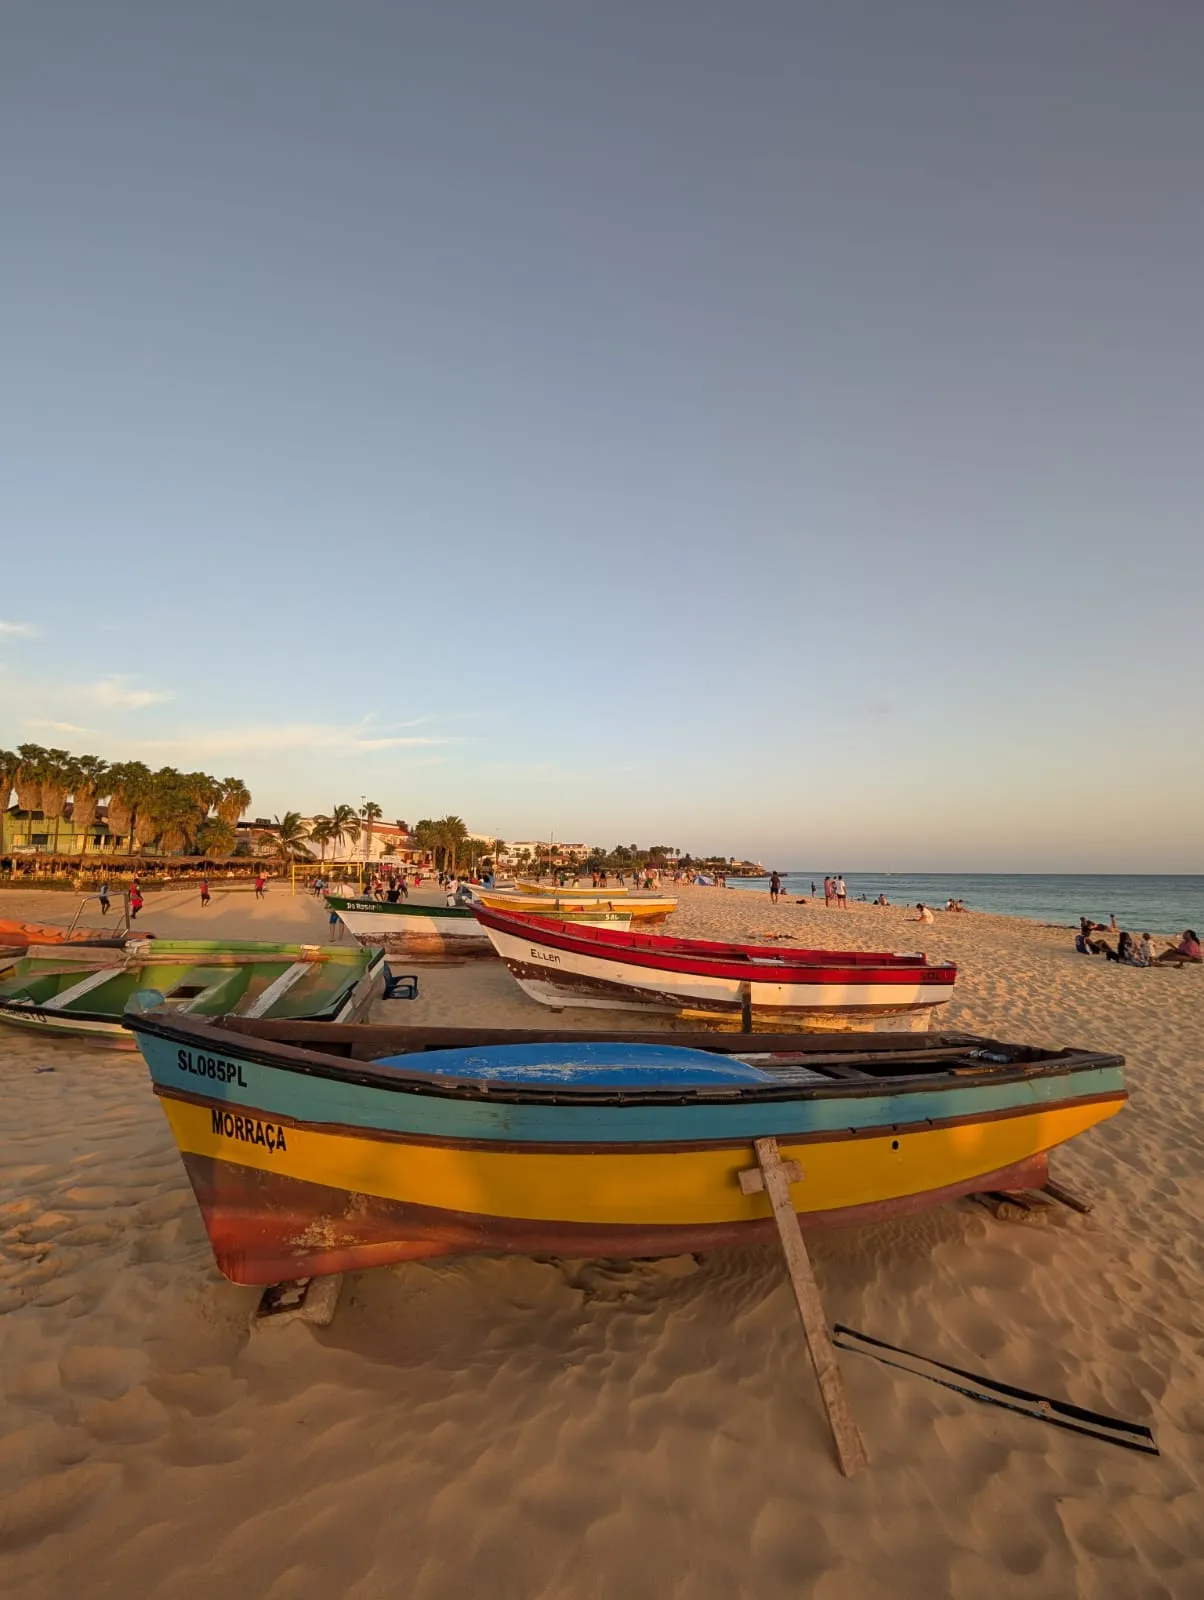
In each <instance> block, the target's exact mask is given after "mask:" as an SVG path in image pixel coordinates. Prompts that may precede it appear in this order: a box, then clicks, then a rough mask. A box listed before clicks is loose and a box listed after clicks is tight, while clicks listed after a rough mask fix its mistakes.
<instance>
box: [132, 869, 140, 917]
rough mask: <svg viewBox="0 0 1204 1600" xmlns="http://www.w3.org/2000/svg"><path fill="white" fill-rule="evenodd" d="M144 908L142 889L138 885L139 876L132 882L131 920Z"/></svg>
mask: <svg viewBox="0 0 1204 1600" xmlns="http://www.w3.org/2000/svg"><path fill="white" fill-rule="evenodd" d="M141 910H142V890H141V889H140V888H139V887H138V880H137V878H135V879H134V881H133V883H131V884H130V921H131V922H133V920H134V918H135V917H136V916H137V915H138V913H139V912H140V911H141Z"/></svg>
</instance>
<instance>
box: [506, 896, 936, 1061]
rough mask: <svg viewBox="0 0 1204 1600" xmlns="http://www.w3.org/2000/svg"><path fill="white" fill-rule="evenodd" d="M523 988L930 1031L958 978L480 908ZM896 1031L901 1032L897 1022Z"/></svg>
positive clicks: (683, 1008) (842, 953) (556, 1000)
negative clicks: (931, 1021) (886, 1023)
mask: <svg viewBox="0 0 1204 1600" xmlns="http://www.w3.org/2000/svg"><path fill="white" fill-rule="evenodd" d="M476 915H477V918H478V919H479V921H480V922H481V925H482V926H483V927H484V928H485V929H486V930H487V931H488V933H489V937H490V938H491V939H492V940H493V945H494V948H495V949H496V950H497V953H498V955H500V956H501V958H502V960H503V961H504V962H505V963H506V965H507V967H508V968H509V969H510V972H511V973H512V975H513V976H514V978H515V979H516V981H517V982H518V984H519V986H520V987H521V988H522V989H523V990H524V991H525V992H526V993H527V994H529V995H530V996H531V998H532V999H533V1000H539V1001H540V1002H541V1003H542V1004H544V1005H549V1006H558V1007H563V1006H585V1007H589V1008H601V1009H603V1010H620V1011H661V1012H669V1013H671V1014H673V1015H676V1016H692V1015H718V1016H730V1017H733V1018H743V1019H744V1021H745V1024H746V1025H748V1026H751V1025H752V1022H753V1019H754V1018H759V1019H762V1020H763V1021H764V1022H767V1023H768V1022H774V1023H777V1024H780V1025H786V1026H794V1027H803V1028H833V1027H835V1028H852V1027H857V1028H873V1027H874V1026H875V1025H876V1024H877V1023H878V1022H879V1021H881V1020H882V1019H885V1018H891V1019H898V1018H900V1017H905V1018H907V1021H906V1022H904V1023H902V1024H901V1026H902V1027H903V1028H905V1029H906V1028H915V1029H921V1030H922V1029H926V1028H927V1027H928V1023H929V1019H930V1018H931V1015H932V1011H933V1008H934V1007H936V1006H939V1005H943V1004H945V1002H946V1001H948V1000H949V999H951V998H952V995H953V985H954V981H955V979H956V977H957V968H956V967H955V966H954V965H953V964H952V963H950V962H938V963H930V962H929V961H928V959H927V957H926V956H924V955H922V954H920V953H918V952H917V953H907V954H900V953H897V952H885V951H877V952H875V951H862V950H802V949H783V948H781V947H780V946H779V947H776V948H772V949H769V948H766V947H765V946H763V945H740V944H717V943H713V942H710V941H707V940H703V939H664V938H658V937H657V936H656V935H653V934H646V933H631V932H627V933H621V932H612V931H610V930H609V929H606V928H590V927H570V926H569V925H568V924H566V923H563V922H554V921H552V920H550V919H548V918H541V917H531V916H526V915H514V914H506V913H503V912H499V911H494V910H491V909H490V908H489V907H488V906H479V907H477V908H476ZM891 1026H892V1027H895V1028H898V1027H900V1023H899V1022H898V1021H897V1020H892V1023H891Z"/></svg>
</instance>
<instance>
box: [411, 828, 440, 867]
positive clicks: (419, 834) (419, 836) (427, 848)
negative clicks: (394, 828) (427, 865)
mask: <svg viewBox="0 0 1204 1600" xmlns="http://www.w3.org/2000/svg"><path fill="white" fill-rule="evenodd" d="M410 838H411V839H413V841H414V843H415V845H416V846H417V847H418V849H419V850H421V851H422V853H423V854H424V855H428V856H430V857H431V859H432V860H434V858H435V853H436V851H437V849H438V845H439V840H438V830H437V829H436V827H435V824H434V823H433V822H432V821H431V819H430V818H429V817H423V818H422V819H421V820H420V821H418V822H416V823H415V824H414V826H413V827H412V828H411V829H410Z"/></svg>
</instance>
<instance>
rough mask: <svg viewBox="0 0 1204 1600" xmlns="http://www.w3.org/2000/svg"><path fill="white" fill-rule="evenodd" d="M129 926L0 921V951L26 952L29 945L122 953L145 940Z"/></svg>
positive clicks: (11, 919)
mask: <svg viewBox="0 0 1204 1600" xmlns="http://www.w3.org/2000/svg"><path fill="white" fill-rule="evenodd" d="M145 937H146V935H145V934H144V933H143V931H142V930H141V929H138V930H137V931H136V932H135V931H134V930H132V929H131V928H130V926H129V924H128V923H124V924H120V925H119V926H117V927H116V928H113V929H108V928H87V927H82V926H80V925H78V924H77V923H72V924H71V926H70V928H61V927H58V926H56V925H55V924H54V923H49V922H23V921H21V920H20V919H19V918H16V917H0V950H24V949H27V948H28V947H29V946H30V945H46V944H56V945H71V946H72V947H74V946H77V945H86V946H87V947H89V948H92V949H102V950H103V949H110V950H120V949H121V948H122V947H123V946H124V945H126V944H128V943H129V941H130V940H131V939H141V938H145Z"/></svg>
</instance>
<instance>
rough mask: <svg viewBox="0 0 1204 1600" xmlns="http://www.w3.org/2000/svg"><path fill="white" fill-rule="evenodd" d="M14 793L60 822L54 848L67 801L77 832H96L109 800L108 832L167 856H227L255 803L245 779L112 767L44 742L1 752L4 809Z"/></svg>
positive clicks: (134, 765) (29, 808)
mask: <svg viewBox="0 0 1204 1600" xmlns="http://www.w3.org/2000/svg"><path fill="white" fill-rule="evenodd" d="M14 791H15V793H16V796H17V806H18V808H19V809H20V810H21V811H24V812H25V813H26V814H27V815H28V814H31V813H33V812H35V811H40V812H41V813H42V815H43V817H45V819H46V820H47V822H50V823H53V824H54V842H53V845H52V848H53V849H55V850H57V848H58V841H59V837H60V834H61V829H62V819H63V816H64V814H65V812H66V809H67V802H68V801H70V802H71V826H72V832H76V831H79V830H83V831H84V832H85V833H86V832H87V830H88V829H89V828H91V827H93V826H94V825H95V823H96V816H97V811H98V810H99V808H100V806H101V804H102V803H103V802H104V801H105V800H107V801H108V805H109V809H108V815H107V821H106V827H107V829H108V831H109V832H110V833H112V834H116V835H123V834H124V835H127V836H128V838H129V841H130V847H131V849H134V850H142V849H146V848H148V847H153V848H154V849H155V850H158V851H161V852H162V853H163V854H164V855H171V854H175V853H177V852H180V851H188V852H191V853H193V854H197V855H229V853H230V851H231V850H232V849H233V848H234V842H235V839H236V837H237V836H236V833H235V827H234V825H235V823H236V822H237V821H238V819H239V817H241V816H242V814H243V812H244V811H245V810H246V809H247V807H248V806H249V805H250V804H251V791H250V790H249V789H248V788H247V786H246V784H245V783H244V782H243V781H242V779H241V778H214V777H211V776H210V775H209V773H207V772H180V771H178V770H177V769H176V768H175V767H160V768H159V770H158V771H157V772H152V770H151V769H150V768H149V767H148V766H146V764H145V763H144V762H141V761H115V762H108V761H103V760H101V758H100V757H99V756H75V755H72V754H71V753H70V751H68V750H56V749H49V750H47V749H43V747H42V746H41V745H38V744H22V745H18V746H17V748H16V750H15V751H13V750H0V796H2V797H3V807H2V809H4V810H7V809H8V805H9V800H10V797H11V796H12V794H13V793H14Z"/></svg>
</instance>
